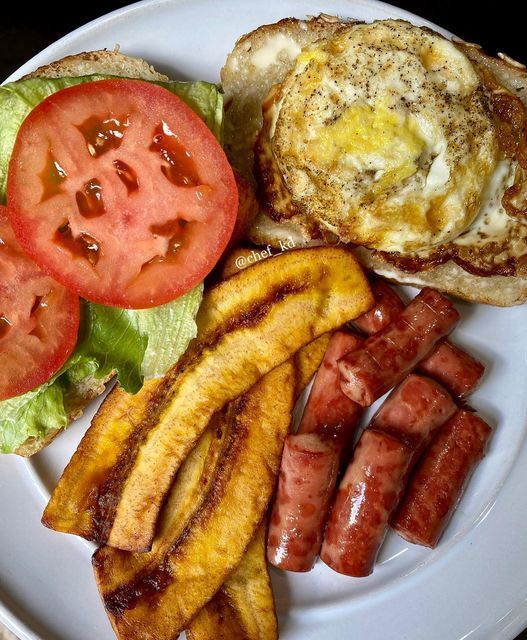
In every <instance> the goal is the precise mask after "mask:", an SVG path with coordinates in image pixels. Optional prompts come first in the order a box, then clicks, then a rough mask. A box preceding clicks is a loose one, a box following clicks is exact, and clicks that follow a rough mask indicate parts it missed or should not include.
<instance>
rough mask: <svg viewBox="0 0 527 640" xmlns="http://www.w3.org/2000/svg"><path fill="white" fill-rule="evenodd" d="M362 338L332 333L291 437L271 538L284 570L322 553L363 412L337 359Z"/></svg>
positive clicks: (273, 558)
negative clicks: (346, 387)
mask: <svg viewBox="0 0 527 640" xmlns="http://www.w3.org/2000/svg"><path fill="white" fill-rule="evenodd" d="M367 313H368V312H367ZM361 342H362V341H361V339H360V338H358V337H357V336H355V335H352V334H350V333H347V332H344V331H336V332H335V333H334V334H333V336H332V337H331V340H330V341H329V344H328V346H327V349H326V353H325V354H324V359H323V360H322V363H321V365H320V367H319V368H318V371H317V373H316V375H315V379H314V381H313V385H312V387H311V391H310V393H309V397H308V399H307V403H306V406H305V407H304V412H303V414H302V419H301V421H300V425H299V427H298V433H296V434H292V435H289V436H288V437H287V438H286V441H285V444H284V452H283V455H282V466H281V468H280V479H279V482H278V487H277V490H276V496H275V500H274V504H273V510H272V513H271V518H270V522H269V535H268V538H267V558H268V560H269V562H271V564H274V565H275V566H277V567H280V568H281V569H285V570H287V571H309V570H310V569H312V568H313V565H314V563H315V560H316V558H317V556H318V554H319V551H320V545H321V544H322V537H323V534H324V528H325V525H326V520H327V515H328V510H329V507H330V502H331V499H332V497H333V493H334V491H335V486H336V482H337V474H338V472H339V469H340V467H341V466H342V461H343V460H345V459H346V458H347V456H348V454H349V451H350V448H351V446H352V444H353V439H354V435H355V431H356V429H357V427H358V424H359V420H360V418H361V416H362V407H361V406H360V405H358V404H357V403H356V402H353V400H350V399H349V398H348V397H347V396H346V395H345V394H344V393H343V392H342V390H341V388H340V380H339V378H340V374H339V370H338V367H337V362H338V360H340V358H342V357H343V356H344V355H346V353H349V352H350V351H353V350H354V349H356V348H358V347H359V346H360V344H361Z"/></svg>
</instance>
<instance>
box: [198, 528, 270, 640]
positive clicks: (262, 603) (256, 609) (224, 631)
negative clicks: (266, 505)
mask: <svg viewBox="0 0 527 640" xmlns="http://www.w3.org/2000/svg"><path fill="white" fill-rule="evenodd" d="M265 538H266V526H265V524H262V525H260V528H259V529H258V531H257V532H256V535H255V537H254V539H253V540H252V542H251V544H250V545H249V547H248V548H247V551H246V552H245V555H244V556H243V558H242V560H241V562H240V564H239V565H238V567H237V569H236V571H234V572H233V573H232V574H231V576H230V577H229V578H228V579H227V581H226V582H225V583H224V585H223V586H222V588H221V589H220V590H219V591H218V593H217V594H216V595H215V596H214V598H213V599H212V600H211V601H210V602H209V603H208V604H207V605H206V606H205V607H203V609H202V610H201V611H200V612H199V613H198V615H197V616H196V617H195V618H194V620H192V622H191V623H190V626H189V627H188V629H187V631H186V633H187V638H188V640H234V639H238V638H239V639H240V640H241V638H243V640H276V639H277V638H278V625H277V622H276V614H275V609H274V600H273V592H272V590H271V581H270V579H269V572H268V570H267V562H266V559H265Z"/></svg>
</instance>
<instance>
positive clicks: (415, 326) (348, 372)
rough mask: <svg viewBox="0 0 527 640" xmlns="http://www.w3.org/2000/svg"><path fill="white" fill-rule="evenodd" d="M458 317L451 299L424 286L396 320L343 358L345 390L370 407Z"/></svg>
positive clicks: (424, 353) (430, 347)
mask: <svg viewBox="0 0 527 640" xmlns="http://www.w3.org/2000/svg"><path fill="white" fill-rule="evenodd" d="M458 321H459V313H458V312H457V311H456V309H455V308H454V306H453V305H452V303H451V302H450V300H448V299H447V298H445V297H444V296H442V295H441V294H439V293H437V292H436V291H433V290H432V289H423V291H421V293H420V294H419V295H418V296H416V297H415V298H414V299H413V300H412V302H411V303H410V304H409V305H408V306H407V307H406V309H404V311H402V313H401V314H400V315H399V316H398V317H397V318H396V319H395V320H394V321H393V322H391V323H390V324H389V325H387V326H386V327H385V328H384V329H382V330H381V331H379V332H378V333H376V334H375V335H373V336H371V337H369V338H368V339H367V340H366V341H365V342H364V344H363V345H362V346H361V347H360V348H359V349H356V350H355V351H352V352H351V353H350V354H348V355H347V356H345V357H344V358H342V359H341V360H340V361H339V369H340V373H341V375H342V382H341V386H342V390H343V391H344V393H345V394H346V395H347V396H348V397H349V398H351V399H352V400H354V401H355V402H357V403H358V404H360V405H362V406H363V407H369V406H370V405H371V404H373V403H374V402H375V400H377V399H378V398H380V397H381V396H382V395H384V394H385V393H386V392H387V391H389V390H390V389H391V388H392V387H393V386H394V385H396V384H398V383H399V382H401V380H403V378H404V377H405V376H406V375H407V374H408V373H409V372H410V371H411V370H412V369H413V368H414V367H415V365H416V364H417V363H418V362H419V361H420V360H422V359H423V358H424V357H426V356H427V355H428V354H429V353H430V352H431V351H432V349H433V347H434V345H435V344H436V343H437V342H438V340H440V339H441V338H443V337H444V336H446V335H448V334H449V333H450V332H451V331H452V330H453V329H454V327H455V326H456V324H457V323H458Z"/></svg>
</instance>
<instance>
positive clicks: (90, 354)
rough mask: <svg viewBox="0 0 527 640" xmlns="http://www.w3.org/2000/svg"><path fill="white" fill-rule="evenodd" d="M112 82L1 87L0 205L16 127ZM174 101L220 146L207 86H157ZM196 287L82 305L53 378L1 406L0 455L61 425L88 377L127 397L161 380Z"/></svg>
mask: <svg viewBox="0 0 527 640" xmlns="http://www.w3.org/2000/svg"><path fill="white" fill-rule="evenodd" d="M109 77H112V76H103V75H92V76H84V77H81V78H56V79H55V78H54V79H46V78H30V79H28V80H19V81H17V82H11V83H9V84H6V85H4V86H2V87H0V202H3V201H4V200H5V187H6V182H7V169H8V165H9V158H10V155H11V151H12V149H13V145H14V142H15V139H16V135H17V133H18V129H19V127H20V125H21V123H22V121H23V120H24V118H25V117H26V116H27V114H28V113H29V112H30V111H31V109H32V108H33V107H35V106H36V105H37V104H38V103H39V102H41V101H42V100H43V99H44V98H46V97H47V96H49V95H51V94H52V93H54V92H55V91H59V90H60V89H64V88H66V87H70V86H73V85H76V84H80V83H82V82H91V81H94V80H103V79H106V78H109ZM156 84H159V85H161V86H164V87H165V88H166V89H168V90H169V91H173V92H174V93H175V94H176V95H178V96H179V97H181V99H182V100H184V101H185V102H186V103H187V104H188V105H189V106H190V107H191V108H192V109H193V110H194V111H195V112H196V113H197V114H198V115H199V116H200V117H201V118H202V119H203V121H204V122H205V123H206V124H207V126H208V127H209V128H210V129H211V131H212V132H213V133H214V135H215V136H216V138H217V139H218V140H219V141H220V142H221V140H222V126H223V98H222V95H221V93H220V92H219V91H218V88H217V86H216V85H214V84H211V83H208V82H159V83H156ZM202 297H203V285H199V286H197V287H195V288H194V289H192V290H191V291H189V292H188V293H187V294H185V295H184V296H181V297H180V298H178V299H177V300H174V301H172V302H170V303H168V304H166V305H161V306H159V307H154V308H152V309H140V310H135V309H132V310H130V309H117V308H114V307H104V306H101V305H96V304H94V303H90V302H84V303H83V318H82V322H81V328H80V332H79V340H78V343H77V346H76V348H75V351H74V352H73V354H72V355H71V356H70V358H69V359H68V361H67V362H66V364H65V365H64V366H63V367H62V369H61V370H60V371H59V372H58V373H57V375H56V376H55V377H54V378H52V379H51V380H49V381H48V382H47V383H45V384H43V385H41V386H40V387H37V388H36V389H33V390H32V391H30V392H28V393H25V394H24V395H22V396H18V397H17V398H12V399H10V400H4V401H2V402H0V451H2V452H3V453H12V452H14V451H16V449H17V448H18V447H19V446H20V445H21V444H23V443H24V442H25V441H26V440H27V438H29V437H32V436H33V437H42V436H45V435H46V433H48V432H49V431H51V430H53V429H60V428H64V427H66V426H67V424H68V414H69V412H70V410H71V408H72V407H74V406H75V404H76V401H78V399H79V398H80V397H82V389H83V388H85V387H86V383H87V381H89V380H90V378H92V377H94V378H105V377H106V376H107V375H109V374H110V373H111V372H112V371H115V372H116V374H117V377H118V379H119V382H120V384H121V385H122V386H123V388H124V389H125V390H126V391H129V392H130V393H135V392H137V391H138V390H139V388H140V387H141V384H142V381H143V378H144V377H146V378H156V377H160V376H162V375H163V374H164V373H165V372H166V370H167V369H168V368H169V367H170V365H172V364H173V363H175V362H177V360H178V359H179V358H180V357H181V355H182V354H183V353H184V352H185V350H186V348H187V345H188V343H189V342H190V340H191V339H192V338H193V337H195V335H196V332H197V329H196V323H195V320H194V318H195V316H196V313H197V311H198V309H199V305H200V303H201V299H202Z"/></svg>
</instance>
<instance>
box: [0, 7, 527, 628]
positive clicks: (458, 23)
mask: <svg viewBox="0 0 527 640" xmlns="http://www.w3.org/2000/svg"><path fill="white" fill-rule="evenodd" d="M213 1H214V0H211V2H213ZM31 4H33V3H31ZM127 4H129V3H128V2H102V3H95V4H94V3H87V6H83V4H81V3H73V4H72V12H71V13H70V12H68V13H66V12H63V11H61V10H60V9H58V7H56V6H55V7H53V6H52V5H50V3H49V2H43V3H42V5H41V7H35V5H34V4H33V6H31V8H30V7H29V6H26V7H22V6H21V8H20V11H19V12H18V13H17V15H12V16H11V17H10V18H7V17H6V15H8V14H6V13H4V12H3V15H2V16H1V17H0V79H3V78H6V77H7V76H8V75H9V74H10V73H12V72H13V71H15V70H16V69H17V68H18V67H19V66H20V65H21V64H22V63H23V62H25V61H26V60H28V59H29V58H31V57H32V56H33V55H34V54H36V53H38V52H39V51H40V50H41V49H43V48H44V47H46V46H47V45H48V44H51V43H52V42H54V41H55V40H57V39H58V38H60V37H61V36H63V35H65V34H66V33H68V32H69V31H71V30H73V29H76V28H77V27H79V26H81V25H82V24H84V23H85V22H88V21H89V20H93V19H94V18H97V17H99V16H101V15H103V14H105V13H108V12H109V11H112V10H113V9H117V8H119V7H123V6H125V5H127ZM320 4H321V10H322V9H323V5H324V2H323V0H321V2H320ZM392 4H397V5H398V6H399V7H402V8H404V9H407V10H408V11H412V12H414V13H417V14H419V15H421V16H423V17H424V18H427V19H428V20H431V21H432V22H435V23H437V24H439V25H441V26H442V27H444V28H445V29H448V30H449V31H451V32H452V33H455V34H456V35H458V36H460V37H462V38H463V39H465V40H468V41H470V42H477V43H478V44H480V45H482V46H483V47H484V48H485V49H486V51H487V52H488V53H492V54H495V53H496V52H498V51H503V52H505V53H507V54H508V55H510V56H511V57H513V58H516V59H517V60H520V61H522V62H525V63H527V25H526V23H525V20H524V19H522V18H520V16H519V15H515V10H514V9H515V7H519V6H521V3H513V2H499V1H498V2H496V1H494V2H482V1H479V2H478V1H477V0H457V1H451V0H443V1H442V2H433V1H429V2H426V3H425V2H410V1H408V0H397V2H395V3H392ZM247 7H248V8H249V7H250V0H248V3H247ZM14 8H15V7H13V6H11V12H13V10H14ZM73 11H74V13H73ZM352 13H353V2H350V15H351V14H352ZM526 580H527V576H526ZM445 640H454V639H453V638H452V639H451V638H445ZM490 640H491V639H490ZM517 640H527V631H524V632H523V633H522V634H520V636H518V639H517Z"/></svg>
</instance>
